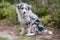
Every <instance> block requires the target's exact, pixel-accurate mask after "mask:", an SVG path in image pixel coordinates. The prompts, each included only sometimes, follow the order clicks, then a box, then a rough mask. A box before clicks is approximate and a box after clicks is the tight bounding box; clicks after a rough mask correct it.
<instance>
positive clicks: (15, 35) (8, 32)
mask: <svg viewBox="0 0 60 40" xmlns="http://www.w3.org/2000/svg"><path fill="white" fill-rule="evenodd" d="M19 32H20V30H19V25H9V24H8V23H7V21H6V20H0V36H1V37H9V38H10V39H11V40H60V31H57V30H54V32H53V33H54V34H53V35H49V34H42V35H34V36H26V35H23V36H21V35H19ZM0 40H1V38H0ZM3 40H4V39H3Z"/></svg>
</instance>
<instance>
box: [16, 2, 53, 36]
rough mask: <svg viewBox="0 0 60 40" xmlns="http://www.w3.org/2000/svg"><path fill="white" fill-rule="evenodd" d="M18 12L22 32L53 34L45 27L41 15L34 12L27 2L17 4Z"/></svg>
mask: <svg viewBox="0 0 60 40" xmlns="http://www.w3.org/2000/svg"><path fill="white" fill-rule="evenodd" d="M16 12H17V15H18V21H19V22H20V25H21V32H20V34H24V33H25V32H26V33H27V34H26V35H35V34H41V33H42V32H44V33H49V34H52V32H51V31H48V30H46V29H45V27H44V26H43V25H42V23H41V22H40V20H39V17H38V16H37V15H36V14H34V13H33V12H32V10H31V6H30V5H28V4H27V3H18V4H17V5H16Z"/></svg>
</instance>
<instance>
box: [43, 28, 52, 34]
mask: <svg viewBox="0 0 60 40" xmlns="http://www.w3.org/2000/svg"><path fill="white" fill-rule="evenodd" d="M43 32H44V33H48V34H50V35H52V34H53V32H52V31H51V30H48V29H44V31H43Z"/></svg>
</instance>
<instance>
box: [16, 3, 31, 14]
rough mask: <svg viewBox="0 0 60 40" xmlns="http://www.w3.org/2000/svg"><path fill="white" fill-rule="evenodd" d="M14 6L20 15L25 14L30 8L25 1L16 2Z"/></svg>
mask: <svg viewBox="0 0 60 40" xmlns="http://www.w3.org/2000/svg"><path fill="white" fill-rule="evenodd" d="M16 8H17V11H18V12H19V13H20V14H22V15H25V14H27V13H28V12H29V11H30V10H31V6H30V5H28V4H27V3H18V4H17V5H16Z"/></svg>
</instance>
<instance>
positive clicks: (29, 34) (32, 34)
mask: <svg viewBox="0 0 60 40" xmlns="http://www.w3.org/2000/svg"><path fill="white" fill-rule="evenodd" d="M26 35H27V36H34V35H36V34H35V33H27V34H26Z"/></svg>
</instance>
